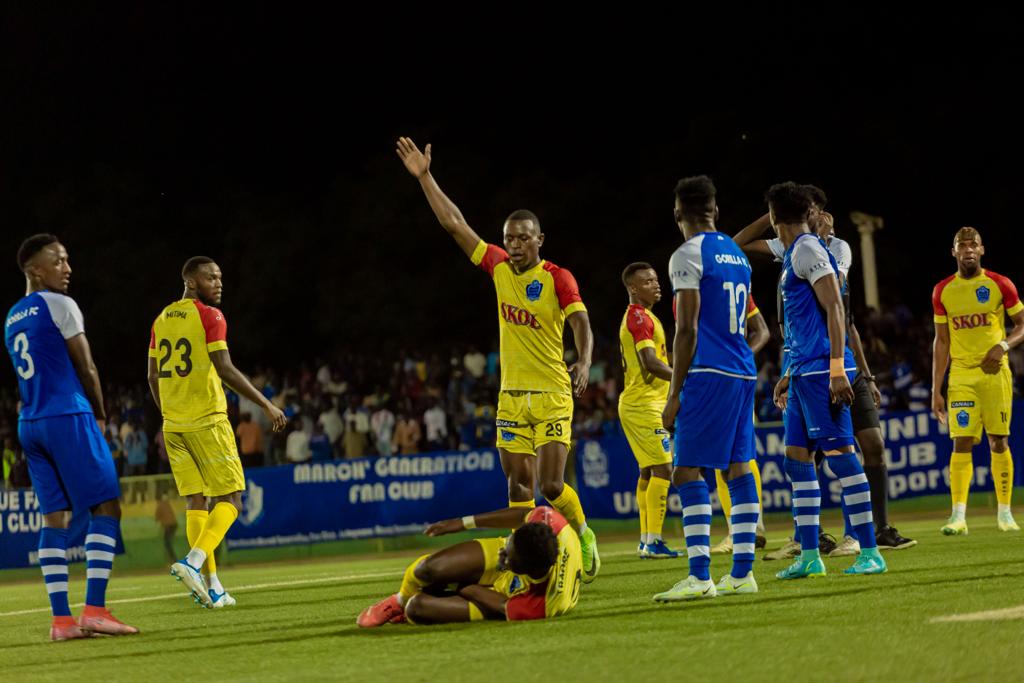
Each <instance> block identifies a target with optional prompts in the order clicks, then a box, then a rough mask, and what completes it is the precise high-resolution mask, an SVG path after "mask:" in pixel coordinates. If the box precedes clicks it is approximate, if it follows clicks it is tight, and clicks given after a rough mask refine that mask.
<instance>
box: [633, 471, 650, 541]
mask: <svg viewBox="0 0 1024 683" xmlns="http://www.w3.org/2000/svg"><path fill="white" fill-rule="evenodd" d="M648 481H649V480H648V479H637V480H636V505H637V507H638V508H640V539H641V540H642V541H643V542H644V543H646V542H647V482H648Z"/></svg>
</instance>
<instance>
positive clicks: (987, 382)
mask: <svg viewBox="0 0 1024 683" xmlns="http://www.w3.org/2000/svg"><path fill="white" fill-rule="evenodd" d="M1012 407H1013V376H1012V375H1011V374H1010V368H1008V367H1003V368H1002V369H1001V370H1000V371H999V372H997V373H996V374H994V375H989V374H986V373H985V372H983V371H982V369H981V368H971V369H969V370H961V369H954V370H950V371H949V406H948V408H949V435H950V436H951V437H953V438H954V439H955V438H957V437H964V436H969V437H972V438H973V439H974V442H975V443H978V442H979V441H981V430H982V428H984V429H985V432H987V433H988V434H989V435H992V436H1006V435H1007V434H1009V433H1010V417H1011V409H1012Z"/></svg>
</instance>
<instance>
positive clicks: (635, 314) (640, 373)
mask: <svg viewBox="0 0 1024 683" xmlns="http://www.w3.org/2000/svg"><path fill="white" fill-rule="evenodd" d="M619 348H620V351H621V353H622V373H623V377H624V380H623V387H624V388H623V390H622V393H621V394H620V395H619V421H620V422H621V423H622V431H623V432H625V434H626V441H628V442H629V447H630V449H631V450H632V451H633V456H634V457H636V461H637V463H638V464H639V465H640V467H653V466H654V465H667V464H669V463H671V462H672V437H671V436H670V435H669V433H668V431H667V430H666V429H665V428H664V427H662V426H661V411H662V410H664V408H665V400H666V399H667V398H668V385H669V383H668V381H666V380H663V379H660V378H658V377H655V376H654V375H652V374H651V373H649V372H647V371H646V370H645V369H644V366H643V363H641V362H640V351H641V350H642V349H647V348H649V349H653V350H654V354H655V355H656V356H657V357H658V359H659V360H660V361H662V362H663V363H665V364H666V365H668V351H667V349H666V344H665V328H664V327H662V326H661V321H660V320H658V317H657V316H656V315H654V314H653V313H652V312H651V311H650V310H649V309H647V308H644V307H643V306H641V305H640V304H630V306H629V308H627V309H626V314H625V315H624V316H622V323H621V324H620V325H619Z"/></svg>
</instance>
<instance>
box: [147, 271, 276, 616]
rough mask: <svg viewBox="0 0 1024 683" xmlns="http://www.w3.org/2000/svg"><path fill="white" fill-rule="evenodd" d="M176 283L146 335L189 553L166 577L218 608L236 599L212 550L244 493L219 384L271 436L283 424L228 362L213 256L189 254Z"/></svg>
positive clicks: (154, 392)
mask: <svg viewBox="0 0 1024 683" xmlns="http://www.w3.org/2000/svg"><path fill="white" fill-rule="evenodd" d="M181 278H182V280H183V281H184V285H185V291H184V294H182V297H181V299H179V300H178V301H175V302H174V303H172V304H170V305H168V306H167V307H165V308H164V310H162V311H161V312H160V315H159V316H157V318H156V320H155V321H154V322H153V328H152V330H151V332H150V338H149V364H148V367H149V372H148V380H149V389H150V392H151V393H152V395H153V400H154V401H156V405H157V407H158V408H159V409H160V413H161V415H163V419H164V424H163V433H164V444H165V447H166V448H167V459H168V460H169V461H170V465H171V472H172V473H173V474H174V482H175V484H176V485H177V487H178V494H179V495H180V496H181V497H183V498H185V499H186V508H187V509H186V512H185V531H186V535H187V537H188V542H189V545H190V546H191V549H190V550H189V552H188V554H187V555H186V556H185V557H184V558H183V559H181V560H179V561H178V562H175V563H174V564H172V565H171V575H172V576H174V577H175V578H176V579H178V580H179V581H181V582H182V583H184V584H185V586H186V587H187V588H188V589H189V591H190V592H191V593H192V596H193V598H194V599H195V600H196V602H198V603H200V604H201V605H202V606H204V607H211V608H219V607H226V606H230V605H234V604H235V600H234V598H232V597H231V595H230V594H228V592H227V591H226V590H224V586H223V585H221V582H220V579H219V578H218V577H217V566H216V561H215V560H214V555H213V551H214V550H215V549H216V548H217V546H218V545H220V542H221V541H222V540H223V538H224V535H225V534H227V532H228V529H230V528H231V525H232V524H234V522H235V519H237V518H238V513H239V512H240V511H241V509H242V491H244V490H245V475H244V474H243V473H242V461H241V460H240V459H239V457H238V447H237V445H236V442H235V434H234V431H233V430H232V429H231V423H230V422H228V406H227V399H226V398H225V396H224V388H223V386H222V384H227V385H228V386H229V387H231V388H232V389H233V390H234V391H235V392H236V393H238V394H240V395H242V396H245V397H246V398H247V399H249V400H250V401H252V402H253V403H256V404H257V405H259V406H261V407H262V408H263V412H264V414H265V415H266V416H267V420H268V421H269V422H270V424H271V425H272V427H273V429H274V431H280V430H282V429H283V428H284V427H285V424H286V423H287V420H286V418H285V416H284V413H282V412H281V410H280V409H279V408H277V407H276V406H274V405H273V404H272V403H270V401H268V400H267V398H266V397H265V396H263V394H261V393H260V392H259V391H258V390H257V389H256V388H255V387H254V386H253V385H252V383H251V382H249V379H248V378H247V377H246V376H245V375H243V374H242V373H241V372H240V371H239V370H238V369H237V368H236V367H235V366H234V364H233V363H232V362H231V355H230V353H228V342H227V331H228V327H227V321H226V320H225V319H224V314H223V313H221V312H220V310H219V309H217V308H216V306H219V305H220V301H221V295H222V292H223V281H222V274H221V270H220V267H219V266H217V264H216V263H214V261H213V259H211V258H208V257H206V256H193V257H192V258H190V259H189V260H188V261H186V262H185V266H184V267H183V268H182V270H181ZM211 503H212V509H210V510H209V511H208V510H207V507H208V505H210V504H211ZM204 569H205V571H203V570H204Z"/></svg>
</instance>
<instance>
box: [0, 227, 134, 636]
mask: <svg viewBox="0 0 1024 683" xmlns="http://www.w3.org/2000/svg"><path fill="white" fill-rule="evenodd" d="M18 267H19V268H20V269H21V271H22V272H23V273H24V274H25V296H24V297H23V298H22V299H21V300H19V301H18V303H16V304H14V306H12V307H11V310H10V311H9V312H8V313H7V320H6V323H5V324H4V340H5V342H6V344H7V353H8V354H10V356H11V361H12V362H13V363H14V371H15V373H16V374H17V376H18V393H19V395H20V398H21V413H20V414H19V416H18V439H19V440H20V441H21V446H22V448H23V449H24V451H25V457H26V459H27V461H28V470H29V475H30V476H31V478H32V488H33V489H34V490H35V494H36V498H37V500H38V501H39V509H40V512H41V513H42V515H43V528H42V529H41V530H40V532H39V565H40V567H41V569H42V570H43V580H44V581H45V583H46V592H47V593H48V594H49V597H50V609H51V611H52V612H53V621H52V625H51V626H50V639H51V640H71V639H75V638H87V637H89V636H91V635H93V634H94V633H104V634H108V635H130V634H133V633H138V632H139V630H138V629H137V628H135V627H134V626H129V625H127V624H123V623H121V622H120V621H118V620H117V619H115V618H114V617H113V615H111V614H110V612H109V611H108V610H107V609H106V592H107V582H108V581H109V579H110V571H111V569H112V567H113V564H114V553H115V552H116V547H117V537H118V534H120V532H121V529H120V527H121V504H120V502H119V500H118V499H119V498H120V495H121V488H120V485H119V484H118V481H117V472H116V471H115V469H114V459H113V457H112V456H111V454H110V449H109V448H108V447H107V442H106V440H105V439H104V438H103V424H104V422H105V421H106V413H105V408H104V404H103V390H102V388H101V385H100V376H99V372H98V371H97V370H96V364H95V363H94V362H93V359H92V352H91V351H90V349H89V340H88V339H86V336H85V323H84V319H83V317H82V311H81V309H79V308H78V304H76V303H75V300H74V299H72V298H71V297H70V296H68V284H69V283H70V281H71V265H70V262H69V260H68V252H67V250H66V249H65V248H64V245H63V244H61V243H60V241H59V240H58V239H57V237H56V236H54V235H50V234H40V235H33V236H31V237H29V238H28V239H26V240H25V241H24V242H22V243H21V247H19V249H18ZM72 508H75V509H79V510H88V511H89V514H90V517H89V528H88V531H87V533H86V537H85V561H86V564H85V566H86V570H85V571H86V581H85V608H84V609H83V611H82V615H81V616H80V617H79V618H78V619H77V620H75V619H74V618H73V617H72V616H71V607H70V604H69V602H68V560H67V547H68V523H69V522H70V518H71V510H72Z"/></svg>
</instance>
